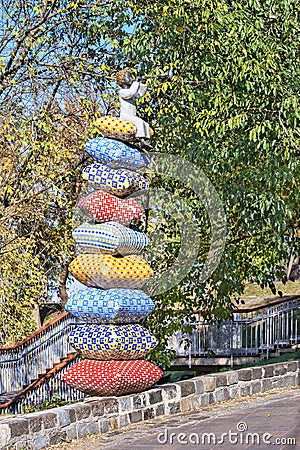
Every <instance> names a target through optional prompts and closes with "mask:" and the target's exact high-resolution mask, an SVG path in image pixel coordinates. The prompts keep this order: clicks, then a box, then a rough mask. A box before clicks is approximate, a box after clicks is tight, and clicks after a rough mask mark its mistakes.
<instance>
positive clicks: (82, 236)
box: [73, 222, 148, 255]
mask: <svg viewBox="0 0 300 450" xmlns="http://www.w3.org/2000/svg"><path fill="white" fill-rule="evenodd" d="M73 239H74V240H75V241H76V243H77V244H78V245H79V247H80V248H81V249H83V250H85V251H86V252H87V253H94V252H95V253H99V252H100V253H110V254H114V253H120V254H121V255H130V254H133V253H141V252H142V251H143V250H144V249H145V248H146V247H147V245H148V238H147V236H146V235H145V233H140V232H138V231H135V230H132V229H131V228H127V227H124V226H123V225H121V224H119V223H116V222H106V223H102V224H91V223H88V222H86V223H83V224H81V225H80V226H79V227H78V228H76V229H75V230H74V231H73Z"/></svg>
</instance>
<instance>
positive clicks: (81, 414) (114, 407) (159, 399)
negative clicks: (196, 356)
mask: <svg viewBox="0 0 300 450" xmlns="http://www.w3.org/2000/svg"><path fill="white" fill-rule="evenodd" d="M299 385H300V361H288V362H283V363H276V364H270V365H267V366H261V367H253V368H248V369H239V370H235V371H229V372H223V373H216V374H210V375H203V376H199V377H195V378H193V379H190V380H185V381H179V382H177V383H172V384H166V385H162V386H157V387H154V388H153V389H149V390H148V391H145V392H142V393H140V394H133V395H128V396H123V397H105V398H103V397H90V398H87V399H86V400H85V401H83V402H80V403H76V404H71V405H66V406H62V407H59V408H53V409H48V410H46V411H41V412H37V413H31V414H25V415H19V416H16V417H12V418H8V419H3V420H0V449H1V450H27V449H32V450H40V449H43V448H45V447H47V446H49V445H55V444H58V443H60V442H64V441H71V440H72V439H78V438H83V437H86V436H87V435H92V434H102V433H105V432H107V431H110V430H114V429H118V428H121V427H124V426H126V425H129V424H132V423H137V422H142V421H144V420H148V419H153V418H155V417H159V416H163V415H171V414H176V413H179V412H188V411H194V410H197V409H200V408H201V407H202V406H207V405H209V404H210V403H215V402H222V401H226V400H230V399H237V398H240V397H245V396H247V395H251V394H257V393H259V392H265V391H268V390H270V389H275V388H284V387H289V386H299Z"/></svg>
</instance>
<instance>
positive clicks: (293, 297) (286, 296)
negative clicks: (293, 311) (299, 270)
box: [233, 295, 300, 313]
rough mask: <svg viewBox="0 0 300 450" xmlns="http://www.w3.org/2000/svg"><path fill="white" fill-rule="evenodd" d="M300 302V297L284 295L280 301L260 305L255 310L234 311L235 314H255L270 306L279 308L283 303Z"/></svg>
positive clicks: (239, 309) (240, 309)
mask: <svg viewBox="0 0 300 450" xmlns="http://www.w3.org/2000/svg"><path fill="white" fill-rule="evenodd" d="M298 299H299V300H300V295H284V296H283V297H280V299H278V300H272V301H271V302H269V303H266V304H265V305H259V306H254V307H253V308H237V309H234V310H233V313H248V312H254V311H259V310H260V309H265V308H269V307H270V306H277V305H280V304H281V303H287V302H289V301H292V300H298Z"/></svg>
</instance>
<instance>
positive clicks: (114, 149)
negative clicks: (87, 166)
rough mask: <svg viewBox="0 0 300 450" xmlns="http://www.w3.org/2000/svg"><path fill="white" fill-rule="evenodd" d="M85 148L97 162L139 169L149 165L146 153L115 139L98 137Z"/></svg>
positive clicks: (115, 167) (114, 166) (110, 165)
mask: <svg viewBox="0 0 300 450" xmlns="http://www.w3.org/2000/svg"><path fill="white" fill-rule="evenodd" d="M84 149H85V150H86V151H87V152H88V154H89V155H90V156H92V158H94V159H96V161H97V162H99V163H100V164H105V165H107V166H109V167H112V168H114V169H119V168H122V167H125V168H126V169H129V170H138V169H141V168H143V167H146V166H147V161H146V157H145V154H143V153H142V152H140V151H139V150H138V149H136V148H131V147H128V145H126V144H124V143H123V142H120V141H116V140H114V139H107V138H104V137H98V138H96V139H92V140H91V141H88V142H87V143H86V144H85V146H84Z"/></svg>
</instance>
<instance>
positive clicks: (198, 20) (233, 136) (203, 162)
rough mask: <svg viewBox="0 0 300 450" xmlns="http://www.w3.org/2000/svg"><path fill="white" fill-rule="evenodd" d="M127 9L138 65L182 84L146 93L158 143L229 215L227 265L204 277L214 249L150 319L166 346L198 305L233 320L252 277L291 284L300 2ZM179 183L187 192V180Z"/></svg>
mask: <svg viewBox="0 0 300 450" xmlns="http://www.w3.org/2000/svg"><path fill="white" fill-rule="evenodd" d="M126 4H127V5H128V8H131V9H132V11H133V14H134V17H135V27H134V31H133V32H132V35H131V36H130V38H128V39H127V41H126V43H125V45H124V47H123V51H124V54H125V55H126V56H127V58H128V62H129V63H130V64H131V65H133V66H134V67H137V68H139V70H140V71H142V72H144V73H162V72H164V71H165V70H166V69H168V68H170V67H173V71H174V77H173V79H172V81H167V80H166V81H161V79H159V78H157V79H153V80H151V86H152V90H151V91H152V92H151V94H152V95H151V102H150V104H149V99H150V97H148V98H146V99H145V98H144V99H145V100H144V103H143V112H144V116H145V117H148V119H149V120H150V121H152V124H153V126H154V129H155V130H156V141H155V148H156V149H160V150H161V151H162V152H167V153H171V154H176V155H181V156H182V157H184V158H186V159H188V160H189V161H191V162H193V163H195V164H196V165H197V166H198V167H199V169H201V170H202V171H203V172H204V173H205V174H206V175H207V176H209V178H210V180H211V182H212V183H213V184H214V186H215V188H216V190H217V192H218V194H219V196H220V199H221V201H222V203H223V206H224V208H225V212H226V217H227V234H226V246H225V251H224V254H223V258H222V261H221V263H220V264H219V266H218V268H217V270H215V272H214V273H213V274H212V275H211V276H210V277H209V278H208V279H207V281H206V282H205V283H199V282H198V280H199V269H200V268H201V264H203V261H204V259H205V256H206V254H205V245H203V247H202V250H203V251H201V252H200V253H199V258H198V263H197V264H195V266H194V269H193V270H192V271H191V272H190V273H189V274H188V275H187V277H186V279H185V280H184V282H182V283H181V284H180V285H179V286H177V287H176V288H174V289H173V290H172V291H170V292H168V293H167V294H166V293H165V294H163V295H161V296H159V297H156V298H155V301H156V303H157V305H158V308H157V309H156V311H155V314H153V315H152V316H151V317H150V318H149V319H148V320H147V325H149V326H150V327H151V328H152V329H153V330H154V331H155V332H156V334H157V335H158V336H159V337H160V339H161V340H162V341H163V342H165V341H166V334H171V333H173V331H174V330H176V329H178V328H180V327H182V321H183V318H184V317H187V316H188V315H189V314H190V311H193V310H198V311H200V312H201V315H202V316H203V317H204V318H208V319H210V320H213V319H215V318H219V319H220V318H221V319H222V318H228V317H230V314H231V311H232V307H233V306H234V303H232V300H233V299H235V300H236V301H237V302H238V300H239V295H240V294H241V293H242V292H243V290H244V281H245V279H250V280H253V281H256V282H258V283H259V284H260V285H261V287H264V286H269V287H270V288H271V289H272V290H273V292H274V293H275V292H276V288H275V285H274V281H275V280H276V279H280V280H283V281H284V282H285V281H286V279H287V277H286V261H287V260H288V257H289V255H290V254H291V253H292V252H293V253H296V254H298V253H299V238H297V234H296V231H297V228H298V225H297V224H298V223H299V215H300V211H299V204H300V195H299V189H298V186H299V177H300V170H299V126H298V121H299V115H300V108H299V87H300V86H299V71H300V65H299V64H300V63H299V45H298V41H299V4H298V2H290V1H287V0H277V1H273V0H272V1H271V0H268V1H264V2H262V1H261V0H247V1H245V2H225V1H217V0H194V1H186V0H179V1H176V2H175V1H172V0H171V1H168V2H165V1H158V2H154V3H153V2H149V1H139V2H137V1H135V0H134V1H128V2H127V3H126ZM127 64H128V63H127ZM149 83H150V81H149ZM147 102H148V103H147ZM165 183H167V181H165ZM172 186H173V191H175V190H176V189H177V193H178V195H182V196H184V195H185V188H184V186H182V185H181V186H180V184H177V185H176V184H175V185H174V183H171V187H172ZM190 203H191V204H193V207H194V210H195V213H197V211H198V219H199V225H200V234H201V239H202V240H203V244H205V241H206V242H207V239H205V235H206V234H207V232H208V231H209V219H208V216H207V215H205V214H203V215H202V214H201V209H199V208H201V205H200V204H199V202H198V203H197V202H196V201H195V200H194V199H193V198H191V199H190ZM157 258H158V256H157ZM167 262H168V259H166V260H165V263H166V264H167ZM175 303H177V304H180V308H174V304H175ZM157 357H158V355H157Z"/></svg>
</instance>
